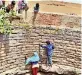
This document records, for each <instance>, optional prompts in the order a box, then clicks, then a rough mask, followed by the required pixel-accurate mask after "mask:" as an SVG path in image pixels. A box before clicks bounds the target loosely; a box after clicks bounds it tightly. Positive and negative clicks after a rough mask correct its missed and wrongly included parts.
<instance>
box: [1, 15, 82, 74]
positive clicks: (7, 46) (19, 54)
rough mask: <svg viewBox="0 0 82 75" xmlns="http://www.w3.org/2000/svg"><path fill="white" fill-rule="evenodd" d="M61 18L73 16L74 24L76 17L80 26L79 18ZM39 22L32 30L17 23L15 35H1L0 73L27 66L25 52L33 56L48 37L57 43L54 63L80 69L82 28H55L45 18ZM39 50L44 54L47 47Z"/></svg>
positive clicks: (14, 28) (55, 44) (14, 29)
mask: <svg viewBox="0 0 82 75" xmlns="http://www.w3.org/2000/svg"><path fill="white" fill-rule="evenodd" d="M44 15H45V14H44ZM62 17H65V19H66V20H67V21H68V22H69V20H70V19H72V20H70V21H73V22H74V23H76V21H75V19H76V18H77V20H78V21H77V25H78V28H80V27H79V26H80V22H79V21H80V18H79V17H75V18H74V17H73V18H71V17H70V16H69V19H68V18H66V16H64V15H63V16H62ZM67 17H68V16H67ZM47 19H48V18H47ZM36 21H37V22H36V23H38V26H36V27H33V28H29V30H26V29H25V28H24V27H22V26H20V27H19V26H16V25H14V26H13V33H12V34H10V35H3V34H0V73H2V72H4V71H7V70H9V69H13V68H16V67H21V66H24V62H25V60H24V57H25V55H28V56H30V55H32V53H33V52H34V51H38V53H39V44H45V41H46V40H50V41H51V42H52V43H53V44H54V46H55V50H54V52H53V62H54V63H57V64H61V65H66V66H72V67H75V68H79V69H80V68H81V31H80V30H76V29H75V28H66V27H63V28H60V27H59V28H58V27H57V28H56V27H55V26H54V25H44V24H45V23H42V21H38V20H36ZM63 22H64V20H63V21H61V24H63ZM39 23H40V25H39ZM50 23H51V22H50ZM46 24H47V23H46ZM51 24H52V23H51ZM63 25H65V24H63ZM40 51H41V53H40V54H41V55H42V56H43V55H44V54H43V53H44V50H43V49H42V48H40Z"/></svg>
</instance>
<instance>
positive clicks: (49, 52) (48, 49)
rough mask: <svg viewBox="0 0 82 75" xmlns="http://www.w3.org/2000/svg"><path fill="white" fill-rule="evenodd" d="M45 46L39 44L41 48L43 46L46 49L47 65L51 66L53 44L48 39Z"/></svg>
mask: <svg viewBox="0 0 82 75" xmlns="http://www.w3.org/2000/svg"><path fill="white" fill-rule="evenodd" d="M46 44H47V45H46V46H43V45H40V46H41V47H42V48H45V49H46V51H47V59H48V65H49V66H51V67H52V54H53V49H54V46H53V44H51V43H50V41H46Z"/></svg>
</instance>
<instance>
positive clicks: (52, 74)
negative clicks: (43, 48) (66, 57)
mask: <svg viewBox="0 0 82 75" xmlns="http://www.w3.org/2000/svg"><path fill="white" fill-rule="evenodd" d="M40 72H43V73H44V75H46V74H49V75H81V73H80V70H79V69H77V68H74V67H70V66H64V65H57V64H53V66H52V67H49V66H46V65H41V66H40Z"/></svg>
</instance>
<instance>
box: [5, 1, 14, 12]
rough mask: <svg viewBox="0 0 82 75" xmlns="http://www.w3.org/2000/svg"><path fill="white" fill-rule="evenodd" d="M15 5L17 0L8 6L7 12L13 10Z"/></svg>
mask: <svg viewBox="0 0 82 75" xmlns="http://www.w3.org/2000/svg"><path fill="white" fill-rule="evenodd" d="M14 7H15V1H12V2H11V4H9V5H8V6H7V7H6V12H7V13H9V12H10V10H13V9H14Z"/></svg>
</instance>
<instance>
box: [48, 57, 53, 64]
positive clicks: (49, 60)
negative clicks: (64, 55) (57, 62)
mask: <svg viewBox="0 0 82 75" xmlns="http://www.w3.org/2000/svg"><path fill="white" fill-rule="evenodd" d="M48 64H50V65H52V56H50V55H49V56H48Z"/></svg>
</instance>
